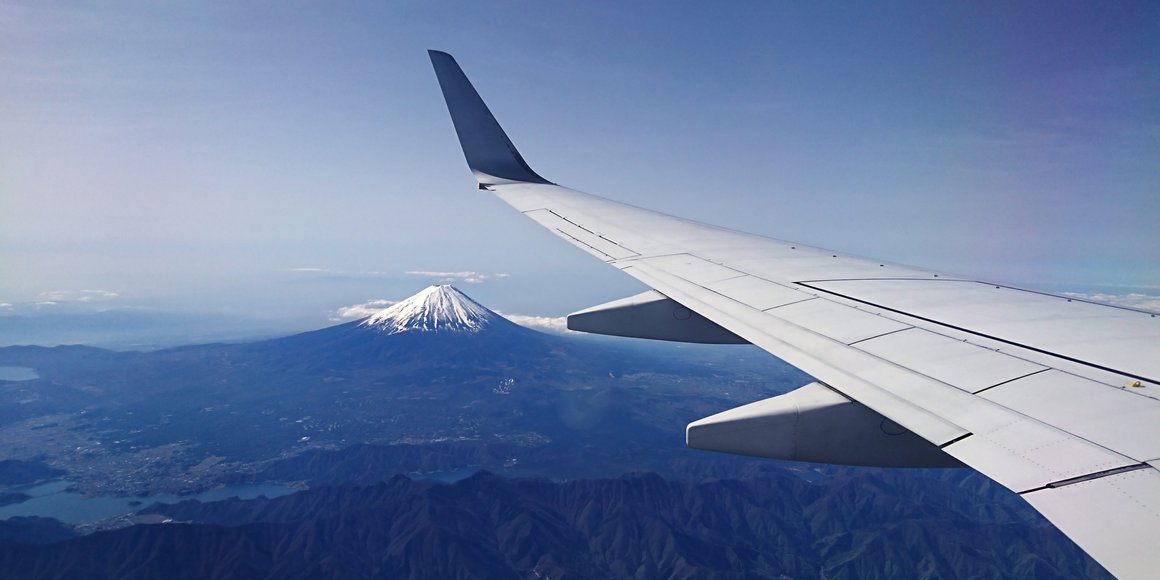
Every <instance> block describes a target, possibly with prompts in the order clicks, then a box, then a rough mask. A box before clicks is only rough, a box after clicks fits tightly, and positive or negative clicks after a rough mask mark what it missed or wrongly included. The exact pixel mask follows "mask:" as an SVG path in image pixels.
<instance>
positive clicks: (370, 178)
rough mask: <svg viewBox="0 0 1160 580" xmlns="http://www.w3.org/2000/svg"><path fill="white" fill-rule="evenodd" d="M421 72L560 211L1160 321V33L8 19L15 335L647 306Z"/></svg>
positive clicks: (1015, 27) (0, 273)
mask: <svg viewBox="0 0 1160 580" xmlns="http://www.w3.org/2000/svg"><path fill="white" fill-rule="evenodd" d="M428 48H437V49H441V50H446V51H448V52H450V53H452V54H453V55H455V56H456V57H457V58H458V60H459V62H460V64H461V65H462V66H463V67H464V69H465V70H466V72H467V74H468V76H469V77H470V78H471V79H472V80H473V81H474V82H475V84H476V86H477V88H478V89H479V91H480V93H481V94H482V95H483V97H484V99H485V100H486V101H487V102H488V103H489V105H490V106H491V108H492V110H493V111H494V112H495V113H496V115H497V117H498V118H499V120H500V122H501V123H502V124H503V125H504V126H505V128H506V129H507V130H508V133H509V134H510V135H511V137H512V139H513V141H514V142H515V143H516V145H517V146H518V147H519V148H520V150H521V152H522V153H523V154H524V157H525V158H527V160H528V162H529V163H530V164H531V166H532V167H533V168H535V169H536V170H537V171H538V172H539V173H540V174H541V175H544V176H545V177H547V178H548V179H551V180H553V181H556V182H558V183H562V184H565V185H568V186H571V187H574V188H576V189H580V190H582V191H588V192H592V193H597V194H600V195H604V196H608V197H612V198H615V199H620V200H624V201H627V202H630V203H634V204H637V205H643V206H647V207H652V208H655V209H659V210H663V211H666V212H669V213H674V214H677V215H683V216H688V217H694V218H697V219H701V220H703V221H709V222H713V223H718V224H721V225H727V226H730V227H734V228H737V229H742V230H747V231H752V232H756V233H764V234H768V235H773V236H777V237H780V238H783V239H791V240H797V241H801V242H805V243H811V244H816V245H821V246H823V247H830V248H833V249H838V250H843V251H848V252H853V253H857V254H862V255H867V256H875V257H881V258H884V259H890V260H894V261H899V262H903V263H912V264H917V265H924V266H931V267H937V268H941V269H944V270H948V271H952V272H959V273H963V274H967V275H973V276H978V277H983V278H987V279H992V280H995V281H1002V282H1008V283H1014V284H1018V285H1025V286H1027V285H1030V286H1034V287H1037V288H1048V289H1057V290H1081V291H1093V290H1095V289H1097V288H1098V289H1100V290H1102V291H1105V292H1110V293H1117V292H1120V293H1126V292H1131V291H1145V292H1151V293H1160V266H1158V264H1160V228H1158V227H1157V224H1158V223H1160V219H1158V218H1160V3H1157V2H1139V3H1133V2H1091V3H1073V2H1058V1H1052V2H1045V3H1042V4H1036V3H1033V2H994V3H985V2H914V3H892V4H890V5H889V6H888V7H886V8H882V7H879V6H878V3H864V2H849V3H840V2H827V3H805V2H795V3H791V2H765V1H762V2H725V3H718V2H713V3H701V4H696V5H694V4H692V3H676V2H653V3H648V2H640V3H623V2H584V3H579V2H577V3H556V2H501V3H494V4H490V5H487V6H484V3H474V2H429V1H422V2H366V3H351V2H282V1H278V2H273V1H269V2H245V1H241V2H223V3H218V4H216V5H215V4H212V3H208V2H140V3H135V2H115V3H92V2H77V3H65V2H41V1H36V2H31V1H29V2H24V1H16V2H13V1H10V0H0V305H7V306H0V312H3V311H8V312H14V311H18V310H20V309H27V308H30V306H29V305H30V304H34V303H37V302H42V303H43V302H55V303H56V304H57V306H49V305H42V306H41V310H43V309H51V308H58V307H64V306H72V307H76V306H77V305H82V306H85V307H91V308H111V307H123V306H151V307H157V308H165V309H171V310H182V311H194V312H225V313H237V314H249V315H255V316H274V317H282V318H287V319H290V318H293V319H298V320H317V321H319V322H321V321H325V320H326V319H327V317H328V316H333V315H334V313H335V312H337V311H338V309H340V308H343V307H348V306H351V305H354V304H358V303H363V302H366V301H369V300H374V299H387V300H390V299H398V298H402V297H405V296H407V295H409V294H411V293H413V292H415V291H417V290H419V289H420V288H422V287H423V286H425V285H426V284H428V283H430V282H433V281H437V280H443V279H461V280H462V282H461V283H460V284H459V285H460V287H462V288H463V289H464V290H465V291H466V292H468V293H469V294H471V295H472V296H473V297H475V298H477V299H478V300H480V301H481V302H483V303H484V304H486V305H488V306H491V307H493V308H496V309H500V310H504V311H507V312H517V313H524V314H537V315H552V316H555V315H560V314H563V313H566V312H568V311H571V310H576V309H580V308H583V307H586V306H589V305H591V304H594V303H597V302H601V301H605V300H610V299H614V298H618V297H621V296H623V295H627V294H629V293H633V292H635V291H639V290H640V288H639V286H638V284H637V283H636V282H634V281H632V280H631V279H629V278H628V277H627V276H623V275H622V274H620V273H618V272H616V271H615V270H613V269H611V268H608V267H607V266H604V265H603V264H601V263H599V262H598V261H596V260H594V259H592V258H590V257H589V256H588V255H587V254H584V253H582V252H580V251H579V250H576V249H573V248H571V247H570V246H568V245H567V244H565V243H564V242H562V241H559V240H557V239H556V238H555V237H554V236H551V235H550V234H548V233H547V232H545V231H543V230H541V229H540V228H539V226H537V225H535V224H534V223H532V222H531V221H529V220H526V219H524V218H522V217H520V216H519V215H518V214H516V213H515V212H513V211H511V210H510V209H508V208H507V206H506V205H504V204H503V203H502V202H499V201H498V200H496V199H494V198H491V197H489V196H488V195H487V194H486V193H483V192H479V191H476V190H475V189H474V187H473V181H472V178H471V176H470V173H469V172H468V170H467V167H466V164H465V163H464V161H463V157H462V154H461V152H460V150H459V146H458V142H457V141H456V139H455V136H454V132H453V129H452V126H451V122H450V120H449V118H448V115H447V112H446V110H445V108H444V105H443V102H442V98H441V96H440V93H439V89H438V85H437V83H436V81H435V76H434V74H433V72H432V71H431V67H430V63H429V61H428V59H427V55H426V53H425V50H426V49H428ZM468 279H470V280H468ZM1121 291H1122V292H1121Z"/></svg>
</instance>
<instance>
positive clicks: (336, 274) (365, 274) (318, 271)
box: [285, 267, 390, 279]
mask: <svg viewBox="0 0 1160 580" xmlns="http://www.w3.org/2000/svg"><path fill="white" fill-rule="evenodd" d="M285 271H286V272H291V273H293V274H305V275H309V276H321V277H324V278H355V279H363V278H389V277H390V274H388V273H387V272H377V271H374V270H367V271H356V270H331V269H330V268H314V267H298V268H287V269H286V270H285Z"/></svg>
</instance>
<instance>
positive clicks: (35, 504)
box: [0, 481, 298, 524]
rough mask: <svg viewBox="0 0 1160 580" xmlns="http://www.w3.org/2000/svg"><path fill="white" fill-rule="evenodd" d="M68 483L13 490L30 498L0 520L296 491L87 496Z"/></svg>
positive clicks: (82, 517)
mask: <svg viewBox="0 0 1160 580" xmlns="http://www.w3.org/2000/svg"><path fill="white" fill-rule="evenodd" d="M70 485H72V482H69V481H52V482H49V483H42V484H40V485H37V486H34V487H30V488H26V489H18V490H16V491H20V492H23V493H26V494H28V495H30V496H32V498H31V499H29V500H26V501H23V502H21V503H18V504H13V505H7V506H3V507H0V520H5V519H8V518H12V517H16V516H40V517H46V518H56V519H58V520H60V521H62V522H66V523H70V524H79V523H86V522H95V521H99V520H104V519H107V518H111V517H115V516H119V515H123V514H128V513H132V512H135V511H137V510H139V509H141V508H144V507H146V506H148V505H149V504H152V503H154V502H164V503H177V502H179V501H184V500H187V499H196V500H199V501H218V500H223V499H228V498H231V497H236V498H239V499H254V498H256V497H258V496H263V495H264V496H266V497H279V496H283V495H289V494H291V493H294V492H295V491H298V490H296V489H293V488H289V487H285V486H281V485H273V484H263V485H232V486H227V487H221V488H216V489H211V490H208V491H203V492H201V493H198V494H193V495H174V494H170V493H159V494H157V495H150V496H146V497H86V496H83V495H81V494H78V493H72V492H70V491H67V489H68V487H69V486H70ZM130 502H134V505H130ZM136 502H140V503H136Z"/></svg>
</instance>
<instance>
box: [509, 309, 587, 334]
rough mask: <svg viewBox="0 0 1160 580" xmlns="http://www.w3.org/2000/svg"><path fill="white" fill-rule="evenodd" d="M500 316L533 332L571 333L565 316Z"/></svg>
mask: <svg viewBox="0 0 1160 580" xmlns="http://www.w3.org/2000/svg"><path fill="white" fill-rule="evenodd" d="M497 314H499V315H500V316H503V317H504V318H506V319H508V320H510V321H512V322H514V323H516V324H518V325H520V326H523V327H526V328H531V329H533V330H547V331H549V332H560V333H570V332H575V331H572V330H568V319H567V318H566V317H563V316H534V315H528V314H508V313H506V312H497Z"/></svg>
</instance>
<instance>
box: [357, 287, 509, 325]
mask: <svg viewBox="0 0 1160 580" xmlns="http://www.w3.org/2000/svg"><path fill="white" fill-rule="evenodd" d="M504 325H512V326H514V323H512V322H511V321H509V320H507V319H506V318H504V317H502V316H500V315H498V314H496V313H495V312H492V311H491V310H488V309H487V308H486V307H484V306H483V305H482V304H480V303H478V302H476V301H475V300H472V299H471V298H469V297H468V296H467V295H466V294H464V293H463V292H460V291H459V290H457V289H456V288H455V287H453V286H451V285H450V284H443V285H439V286H428V287H426V288H424V289H423V290H421V291H420V292H418V293H417V294H415V295H414V296H411V297H410V298H408V299H406V300H403V301H402V302H398V303H396V304H393V305H392V306H390V307H389V308H385V309H383V310H380V311H379V312H376V313H375V314H373V315H371V316H368V317H367V318H364V319H362V320H360V321H358V327H359V328H369V329H374V330H376V331H378V332H382V333H384V334H399V333H402V332H472V333H474V332H480V331H482V330H484V329H487V328H489V327H494V326H504Z"/></svg>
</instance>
